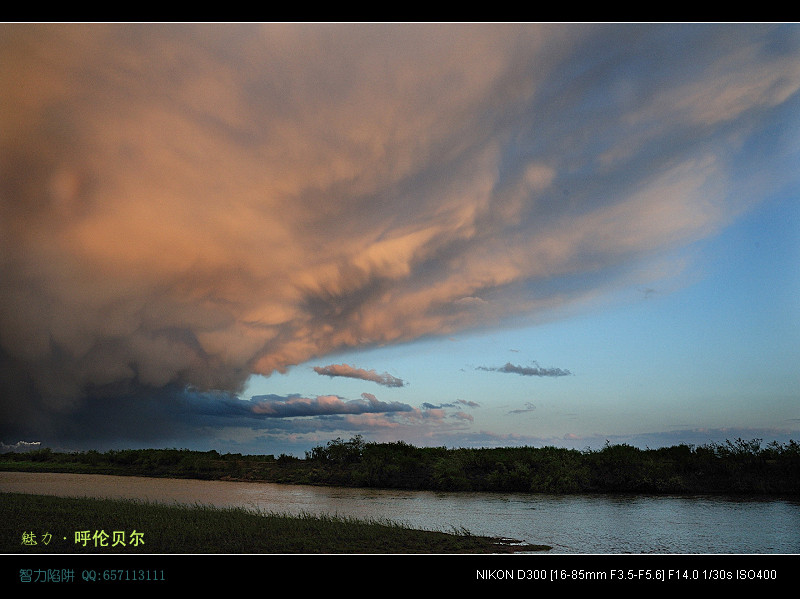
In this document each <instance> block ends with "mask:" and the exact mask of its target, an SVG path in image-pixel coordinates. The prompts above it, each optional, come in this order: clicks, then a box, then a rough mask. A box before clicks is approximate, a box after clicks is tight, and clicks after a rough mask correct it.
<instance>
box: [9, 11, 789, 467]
mask: <svg viewBox="0 0 800 599" xmlns="http://www.w3.org/2000/svg"><path fill="white" fill-rule="evenodd" d="M0 106H2V110H0V448H2V449H6V450H17V449H27V448H35V447H51V448H53V449H56V450H61V451H83V450H88V449H97V450H101V451H105V450H108V449H122V448H144V447H176V448H188V449H196V450H203V451H207V450H211V449H215V450H217V451H220V452H223V453H228V452H230V453H247V454H273V455H279V454H282V453H286V454H289V455H296V456H299V457H302V456H303V455H304V453H305V452H306V451H309V450H310V449H311V448H313V447H315V446H319V445H324V444H325V443H327V442H328V441H330V440H333V439H336V438H341V439H349V438H352V437H354V436H355V435H361V436H362V437H363V439H364V440H365V441H368V442H393V441H404V442H406V443H410V444H413V445H417V446H445V447H496V446H523V445H525V446H537V447H538V446H545V445H548V446H557V447H569V448H576V449H586V448H599V447H602V446H603V445H604V444H605V443H607V442H610V443H612V444H618V443H628V444H632V445H635V446H639V447H643V448H644V447H660V446H670V445H676V444H681V443H686V444H691V445H704V444H708V443H715V442H724V441H725V440H735V439H737V438H742V439H745V440H750V439H755V438H758V439H763V440H764V442H765V443H766V442H770V441H773V440H774V441H778V442H780V443H785V442H787V441H788V440H790V439H794V440H800V374H798V373H799V372H800V369H798V368H797V366H798V362H800V302H799V300H798V298H800V275H799V274H798V268H797V265H798V263H800V235H799V233H800V202H798V199H799V198H800V169H798V166H800V28H799V27H798V26H797V25H795V24H784V23H757V24H756V23H753V24H750V23H738V24H726V23H712V24H702V23H674V24H651V23H641V24H637V23H627V24H617V23H602V24H600V23H579V24H578V23H575V24H573V23H469V24H467V23H428V24H417V23H393V24H384V23H226V24H222V23H203V24H196V23H183V24H153V23H138V24H131V23H114V24H99V23H98V24H94V23H89V24H82V23H70V24H46V23H45V24H41V23H29V24H23V23H6V24H2V25H0Z"/></svg>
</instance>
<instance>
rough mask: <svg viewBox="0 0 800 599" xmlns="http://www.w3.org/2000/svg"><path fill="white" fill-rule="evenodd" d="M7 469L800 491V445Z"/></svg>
mask: <svg viewBox="0 0 800 599" xmlns="http://www.w3.org/2000/svg"><path fill="white" fill-rule="evenodd" d="M0 470H26V471H41V472H44V471H51V472H55V471H58V472H83V473H97V474H120V475H138V476H168V477H179V478H200V479H208V480H212V479H214V480H249V481H264V482H277V483H293V484H312V485H335V486H348V487H376V488H389V489H415V490H432V491H492V492H520V493H557V494H565V493H652V494H686V493H713V494H750V495H752V494H765V495H800V444H798V443H797V442H795V441H789V442H788V443H786V444H780V443H778V442H774V441H773V442H771V443H768V444H766V445H762V441H761V439H754V440H751V441H744V440H742V439H737V440H736V441H726V442H725V443H712V444H709V445H702V446H693V445H676V446H673V447H664V448H658V449H639V448H637V447H633V446H631V445H626V444H622V445H611V444H608V443H606V445H605V446H604V447H603V448H601V449H598V450H591V449H586V450H575V449H563V448H557V447H541V448H536V447H503V448H480V449H448V448H445V447H422V448H420V447H414V446H412V445H409V444H408V443H405V442H403V441H397V442H394V443H371V442H370V443H368V442H365V441H364V440H363V439H362V437H360V436H356V437H354V438H352V439H350V440H348V441H344V440H342V439H338V438H337V439H334V440H333V441H329V442H328V443H327V444H326V445H324V446H318V447H315V448H314V449H312V450H311V451H309V452H306V455H305V458H304V459H302V458H296V457H293V456H287V455H285V454H282V455H280V456H278V457H277V458H276V457H275V456H273V455H242V454H231V453H228V454H220V453H218V452H216V451H207V452H200V451H190V450H187V449H129V450H121V451H108V452H105V453H100V452H97V451H88V452H79V453H57V452H53V451H51V450H49V449H40V450H36V451H30V452H26V453H5V454H2V455H0Z"/></svg>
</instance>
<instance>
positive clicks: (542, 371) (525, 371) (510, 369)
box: [476, 362, 572, 377]
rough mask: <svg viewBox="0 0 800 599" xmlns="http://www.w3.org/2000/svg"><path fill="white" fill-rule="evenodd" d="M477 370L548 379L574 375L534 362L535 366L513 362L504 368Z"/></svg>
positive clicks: (485, 367) (478, 367)
mask: <svg viewBox="0 0 800 599" xmlns="http://www.w3.org/2000/svg"><path fill="white" fill-rule="evenodd" d="M476 370H486V371H489V372H505V373H509V374H520V375H522V376H548V377H558V376H569V375H571V374H572V373H571V372H570V371H569V370H564V369H563V368H542V367H541V366H539V365H538V364H537V363H536V362H533V366H517V365H515V364H512V363H511V362H506V364H505V365H504V366H499V367H494V368H493V367H489V366H477V367H476Z"/></svg>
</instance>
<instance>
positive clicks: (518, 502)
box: [0, 472, 800, 554]
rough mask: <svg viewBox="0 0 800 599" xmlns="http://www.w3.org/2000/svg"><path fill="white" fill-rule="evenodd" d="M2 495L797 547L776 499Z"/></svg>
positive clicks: (260, 492) (68, 478) (19, 489)
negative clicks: (242, 509) (133, 500)
mask: <svg viewBox="0 0 800 599" xmlns="http://www.w3.org/2000/svg"><path fill="white" fill-rule="evenodd" d="M0 492H15V493H37V494H47V495H59V496H67V497H107V498H127V499H142V500H148V501H158V502H163V503H178V504H188V505H193V504H201V505H212V506H219V507H230V506H233V507H244V508H248V509H257V510H260V511H262V512H269V513H281V514H291V515H297V514H303V513H306V514H331V515H338V516H347V517H355V518H362V519H375V520H392V521H396V522H400V523H403V524H407V525H409V526H412V527H414V528H422V529H428V530H444V531H452V530H460V529H466V530H468V531H470V532H471V533H473V534H477V535H488V536H495V537H510V538H513V539H518V540H520V541H524V542H528V543H533V544H545V545H551V546H552V547H553V550H552V552H553V553H582V554H618V553H669V554H676V553H682V554H697V553H707V554H798V553H800V501H792V500H785V499H774V498H769V499H746V500H743V499H737V498H726V497H715V496H690V497H684V496H648V495H630V496H627V495H625V496H620V495H565V496H561V495H526V494H514V493H511V494H505V493H504V494H501V493H437V492H427V491H395V490H376V489H345V488H330V487H312V486H305V485H280V484H272V483H238V482H227V481H200V480H183V479H170V478H144V477H130V476H106V475H91V474H60V473H58V474H57V473H28V472H0Z"/></svg>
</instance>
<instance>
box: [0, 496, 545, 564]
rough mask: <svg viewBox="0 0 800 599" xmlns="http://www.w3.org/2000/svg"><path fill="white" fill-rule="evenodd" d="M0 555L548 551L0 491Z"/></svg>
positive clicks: (322, 521)
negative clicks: (0, 515) (0, 514)
mask: <svg viewBox="0 0 800 599" xmlns="http://www.w3.org/2000/svg"><path fill="white" fill-rule="evenodd" d="M0 512H2V514H3V518H2V521H0V552H2V553H6V554H8V553H24V554H38V553H102V554H105V553H125V554H136V553H142V554H144V553H146V554H153V553H156V554H176V553H177V554H185V553H221V554H229V553H238V554H245V553H253V554H268V553H272V554H415V553H416V554H491V553H494V554H502V553H514V552H519V551H525V552H532V551H547V550H548V549H550V547H548V546H545V545H521V544H518V543H516V542H514V541H511V540H507V539H497V538H492V537H484V536H476V535H472V534H470V533H469V532H468V531H465V530H462V531H453V532H445V531H425V530H416V529H413V528H408V527H405V526H401V525H399V524H396V523H393V522H390V521H386V522H379V521H363V520H356V519H351V518H342V517H328V516H311V515H302V516H289V515H283V514H272V513H261V512H254V511H250V510H245V509H241V508H215V507H208V506H199V505H198V506H175V505H163V504H157V503H148V502H142V501H134V500H111V499H90V498H63V497H51V496H45V495H28V494H20V493H2V494H0Z"/></svg>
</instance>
